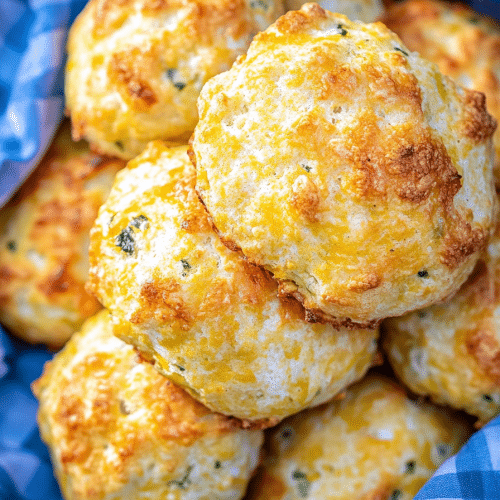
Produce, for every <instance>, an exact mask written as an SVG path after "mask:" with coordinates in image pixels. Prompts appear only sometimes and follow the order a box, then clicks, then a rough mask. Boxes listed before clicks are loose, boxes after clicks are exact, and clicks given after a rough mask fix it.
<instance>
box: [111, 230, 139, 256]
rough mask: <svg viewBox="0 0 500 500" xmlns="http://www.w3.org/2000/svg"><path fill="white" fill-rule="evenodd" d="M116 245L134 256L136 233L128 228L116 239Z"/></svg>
mask: <svg viewBox="0 0 500 500" xmlns="http://www.w3.org/2000/svg"><path fill="white" fill-rule="evenodd" d="M115 245H116V246H117V247H120V248H121V249H122V250H123V251H124V252H125V253H126V254H128V255H131V254H133V253H134V250H135V240H134V231H132V229H131V228H130V227H129V226H127V227H126V228H125V229H123V230H122V231H121V232H120V234H119V235H118V236H117V237H116V238H115Z"/></svg>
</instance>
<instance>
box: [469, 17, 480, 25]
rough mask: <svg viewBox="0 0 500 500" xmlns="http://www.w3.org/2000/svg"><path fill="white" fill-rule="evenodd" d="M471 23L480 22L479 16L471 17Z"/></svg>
mask: <svg viewBox="0 0 500 500" xmlns="http://www.w3.org/2000/svg"><path fill="white" fill-rule="evenodd" d="M469 23H471V24H478V23H479V18H478V17H469Z"/></svg>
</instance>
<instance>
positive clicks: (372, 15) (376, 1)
mask: <svg viewBox="0 0 500 500" xmlns="http://www.w3.org/2000/svg"><path fill="white" fill-rule="evenodd" d="M305 3H307V1H304V0H287V1H286V2H285V6H286V10H299V9H300V8H301V7H302V5H304V4H305ZM317 3H318V5H319V6H320V7H322V8H323V9H325V10H329V11H330V12H337V13H338V14H342V15H343V16H346V17H348V18H349V19H351V20H352V21H355V20H359V21H363V22H364V23H372V22H373V21H376V20H377V19H378V18H379V17H380V16H381V15H382V13H383V12H384V5H383V3H382V1H381V0H320V1H319V2H317Z"/></svg>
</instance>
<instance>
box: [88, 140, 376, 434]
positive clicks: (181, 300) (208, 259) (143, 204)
mask: <svg viewBox="0 0 500 500" xmlns="http://www.w3.org/2000/svg"><path fill="white" fill-rule="evenodd" d="M194 184H195V170H194V168H193V166H192V165H191V163H190V161H189V158H188V156H187V146H184V147H178V148H174V149H170V148H167V147H166V146H165V145H164V144H162V143H160V142H155V143H152V144H150V145H149V146H148V148H147V149H146V151H145V152H144V153H143V154H142V155H140V156H139V157H137V158H136V159H135V160H133V161H131V162H130V163H129V164H128V166H127V168H126V169H125V170H123V171H122V172H120V174H119V175H118V176H117V181H116V183H115V185H114V187H113V189H112V191H111V194H110V196H109V198H108V200H107V202H106V203H105V205H104V206H103V207H102V209H101V211H100V214H99V217H98V219H97V220H96V224H95V226H94V228H93V229H92V233H91V248H90V262H91V269H90V279H89V287H88V288H89V290H91V291H92V292H93V293H95V294H96V296H97V297H98V298H99V300H101V301H102V303H103V304H104V305H105V306H106V307H107V308H109V310H110V311H111V313H112V316H113V322H114V327H115V333H116V334H117V335H118V336H119V337H120V338H122V339H123V340H125V341H127V342H130V343H132V344H134V345H135V346H136V347H137V348H138V349H139V350H140V351H141V352H142V354H143V356H144V357H145V358H147V359H149V360H151V361H153V362H154V363H155V366H156V367H157V368H158V369H159V370H160V371H161V372H162V373H163V374H165V375H166V376H168V377H169V378H171V379H172V380H173V381H174V382H175V383H176V384H179V385H180V386H182V387H184V388H186V390H188V391H189V392H190V393H191V394H192V395H193V396H194V397H195V398H196V399H198V400H199V401H201V402H202V403H204V404H205V405H207V406H208V407H209V408H211V409H213V410H215V411H219V412H221V413H224V414H228V415H234V416H237V417H239V418H242V419H246V420H248V421H249V425H270V424H273V423H276V422H277V421H278V420H281V419H283V418H284V417H286V416H288V415H291V414H293V413H296V412H298V411H300V410H302V409H304V408H306V407H310V406H314V405H318V404H321V403H323V402H324V401H327V400H328V399H330V398H332V397H333V396H335V395H336V394H337V393H338V392H339V391H341V390H342V389H343V388H344V387H346V386H347V385H349V384H350V383H352V382H354V381H355V380H358V379H359V378H361V377H362V376H363V375H364V374H365V372H366V371H367V369H368V368H369V366H370V365H371V364H372V361H373V356H374V354H375V353H376V350H377V342H376V340H377V337H378V330H377V329H373V330H363V329H357V330H354V331H347V330H345V329H342V330H340V331H335V330H334V329H333V327H332V326H331V325H323V324H312V323H309V322H307V321H305V319H304V318H305V311H304V309H303V308H302V306H301V305H300V303H299V302H297V301H296V300H294V299H292V298H280V297H278V285H277V283H276V282H275V281H274V280H273V279H272V277H271V276H269V274H268V273H266V272H265V271H263V270H262V269H261V268H259V267H256V266H254V265H252V264H250V263H248V262H246V261H245V260H244V259H243V258H242V256H241V254H239V253H238V252H235V251H232V250H229V249H228V248H227V247H226V246H225V245H224V244H223V243H222V242H221V241H220V239H219V237H218V236H217V234H216V233H215V231H214V230H213V227H212V225H211V223H210V220H209V217H208V214H207V212H206V210H205V208H204V206H203V204H202V203H201V202H200V200H199V198H198V196H197V193H196V191H195V187H194ZM263 419H264V421H262V420H263Z"/></svg>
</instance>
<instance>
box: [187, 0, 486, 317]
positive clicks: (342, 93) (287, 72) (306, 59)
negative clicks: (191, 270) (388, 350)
mask: <svg viewBox="0 0 500 500" xmlns="http://www.w3.org/2000/svg"><path fill="white" fill-rule="evenodd" d="M199 109H200V122H199V123H198V125H197V127H196V130H195V133H194V135H193V138H192V140H191V146H192V149H193V155H192V156H193V157H194V159H195V164H196V169H197V189H198V192H199V194H200V196H201V198H202V199H203V202H204V203H205V205H206V207H207V209H208V211H209V212H210V214H211V217H212V219H213V222H214V224H215V226H216V227H217V229H218V231H219V232H220V234H221V236H222V238H223V239H224V241H226V242H230V244H231V245H232V247H234V248H240V249H241V251H242V252H243V254H244V255H245V256H246V257H247V258H248V260H249V261H251V262H253V263H255V264H257V265H259V266H263V267H264V268H266V269H267V270H269V271H270V272H271V273H273V275H274V277H275V278H277V279H278V280H279V281H281V282H282V291H283V293H285V294H289V295H293V296H294V297H296V298H298V299H299V300H301V301H302V302H303V304H304V306H305V307H306V309H308V310H310V311H311V314H312V316H313V317H315V318H316V319H319V320H321V319H323V320H327V321H331V322H333V323H335V324H341V325H342V324H344V325H352V324H358V325H365V326H366V325H372V324H375V323H377V322H378V321H380V320H381V319H382V318H384V317H387V316H396V315H400V314H403V313H404V312H406V311H408V310H414V309H418V308H421V307H423V305H424V304H431V303H434V302H436V301H439V300H442V299H443V298H445V297H447V296H449V295H450V294H452V293H454V292H455V291H456V290H457V289H458V287H459V286H460V285H461V284H462V283H463V281H464V280H465V279H466V277H467V275H468V274H469V273H470V272H471V270H472V268H473V266H474V264H475V261H476V260H477V258H478V255H479V252H480V251H481V250H482V249H483V248H484V246H485V245H486V242H487V240H488V238H489V235H490V232H491V230H492V228H493V224H494V220H495V214H496V197H495V192H494V183H493V175H492V166H493V158H492V154H493V152H492V146H491V135H492V134H493V131H494V129H495V126H496V123H495V120H494V119H493V118H492V117H491V116H489V115H488V113H487V112H486V109H485V105H484V96H482V95H481V94H478V93H476V92H474V91H470V90H465V89H462V88H460V87H457V86H456V85H455V84H454V83H453V82H452V81H451V80H449V79H448V78H446V77H444V76H443V75H442V74H441V73H440V72H439V71H438V69H437V67H436V66H435V65H433V64H431V63H429V62H427V61H425V60H423V59H422V58H421V57H419V56H418V54H416V53H412V52H410V51H409V50H408V49H406V48H405V46H404V45H403V44H402V42H401V40H400V39H399V38H397V36H396V35H394V34H392V33H391V32H390V31H388V30H387V29H386V28H385V27H384V26H383V25H382V24H380V23H374V24H368V25H363V24H362V23H358V22H351V21H349V20H348V19H347V18H345V17H344V16H341V15H336V14H332V13H329V12H326V11H324V10H323V9H321V8H320V7H319V6H318V5H316V4H306V5H305V6H304V7H302V9H301V10H300V11H294V12H288V13H287V14H286V15H284V16H282V17H281V18H280V19H278V20H277V21H276V23H275V24H274V25H272V26H271V27H270V28H269V29H268V30H266V31H265V32H263V33H260V34H259V35H258V36H257V37H255V39H254V41H253V43H252V45H251V47H250V49H249V51H248V54H247V56H246V57H242V58H240V59H239V60H238V62H237V63H236V64H235V65H233V67H232V69H231V70H230V71H228V72H226V73H224V74H223V75H219V76H217V77H215V78H214V79H212V80H211V81H210V82H208V83H207V85H205V87H204V89H203V91H202V93H201V96H200V100H199Z"/></svg>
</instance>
